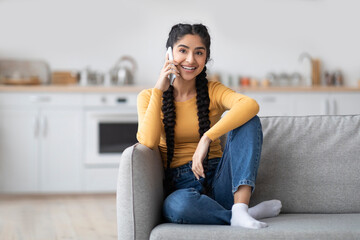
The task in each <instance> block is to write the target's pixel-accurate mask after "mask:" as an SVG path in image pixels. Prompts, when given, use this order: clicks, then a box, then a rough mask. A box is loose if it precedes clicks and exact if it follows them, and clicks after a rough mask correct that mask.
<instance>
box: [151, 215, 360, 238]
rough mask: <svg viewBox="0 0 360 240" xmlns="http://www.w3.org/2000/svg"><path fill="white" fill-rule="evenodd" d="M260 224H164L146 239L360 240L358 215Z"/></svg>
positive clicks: (289, 218) (282, 217) (284, 217)
mask: <svg viewBox="0 0 360 240" xmlns="http://www.w3.org/2000/svg"><path fill="white" fill-rule="evenodd" d="M264 222H266V223H268V224H269V227H267V228H264V229H259V230H252V229H244V228H241V227H231V226H220V225H186V224H173V223H164V224H160V225H158V226H157V227H155V228H154V229H153V230H152V232H151V236H150V239H151V240H164V239H172V240H185V239H186V240H187V239H192V240H200V239H203V240H210V239H214V240H215V239H216V240H217V239H226V240H228V239H231V240H233V239H239V240H240V239H326V240H329V239H360V228H359V223H360V214H280V216H278V217H275V218H268V219H264Z"/></svg>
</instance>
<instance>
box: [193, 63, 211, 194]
mask: <svg viewBox="0 0 360 240" xmlns="http://www.w3.org/2000/svg"><path fill="white" fill-rule="evenodd" d="M196 105H197V109H198V113H197V115H198V120H199V134H200V138H201V137H202V136H203V135H204V133H205V132H206V131H207V130H209V129H210V119H209V112H210V111H209V105H210V98H209V90H208V80H207V79H206V67H204V69H203V71H202V72H201V73H200V74H199V75H198V76H197V77H196ZM209 151H210V147H209V149H208V153H207V154H206V157H205V159H204V161H203V167H204V173H205V174H206V172H207V170H208V161H207V160H208V157H209ZM207 192H208V184H207V180H206V178H205V179H204V193H207Z"/></svg>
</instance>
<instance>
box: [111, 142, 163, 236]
mask: <svg viewBox="0 0 360 240" xmlns="http://www.w3.org/2000/svg"><path fill="white" fill-rule="evenodd" d="M163 197H164V193H163V166H162V162H161V157H160V153H159V150H158V149H156V150H151V149H149V148H147V147H146V146H144V145H141V144H139V143H137V144H135V145H133V146H131V147H129V148H127V149H126V150H125V151H124V152H123V154H122V156H121V161H120V166H119V175H118V182H117V196H116V202H117V203H116V204H117V225H118V239H121V240H130V239H131V240H134V239H147V240H148V239H149V237H150V233H151V230H152V229H153V228H154V227H155V226H156V225H158V224H159V223H160V222H161V209H162V203H163Z"/></svg>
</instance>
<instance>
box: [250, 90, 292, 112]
mask: <svg viewBox="0 0 360 240" xmlns="http://www.w3.org/2000/svg"><path fill="white" fill-rule="evenodd" d="M244 94H245V95H247V96H249V97H251V98H253V99H255V100H256V101H257V102H258V104H259V105H260V111H259V114H258V115H259V116H291V115H294V114H295V112H294V104H295V103H294V99H293V96H292V95H291V94H289V93H253V92H249V93H244Z"/></svg>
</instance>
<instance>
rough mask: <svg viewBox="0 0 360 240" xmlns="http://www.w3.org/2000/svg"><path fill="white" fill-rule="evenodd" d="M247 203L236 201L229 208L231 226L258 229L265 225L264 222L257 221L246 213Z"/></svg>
mask: <svg viewBox="0 0 360 240" xmlns="http://www.w3.org/2000/svg"><path fill="white" fill-rule="evenodd" d="M248 208H249V207H248V205H246V204H245V203H236V204H234V205H233V206H232V209H231V213H232V215H231V220H230V223H231V226H240V227H244V228H252V229H259V228H264V227H267V224H266V223H263V222H259V221H257V220H255V219H254V218H253V217H251V216H250V215H249V213H248Z"/></svg>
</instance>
